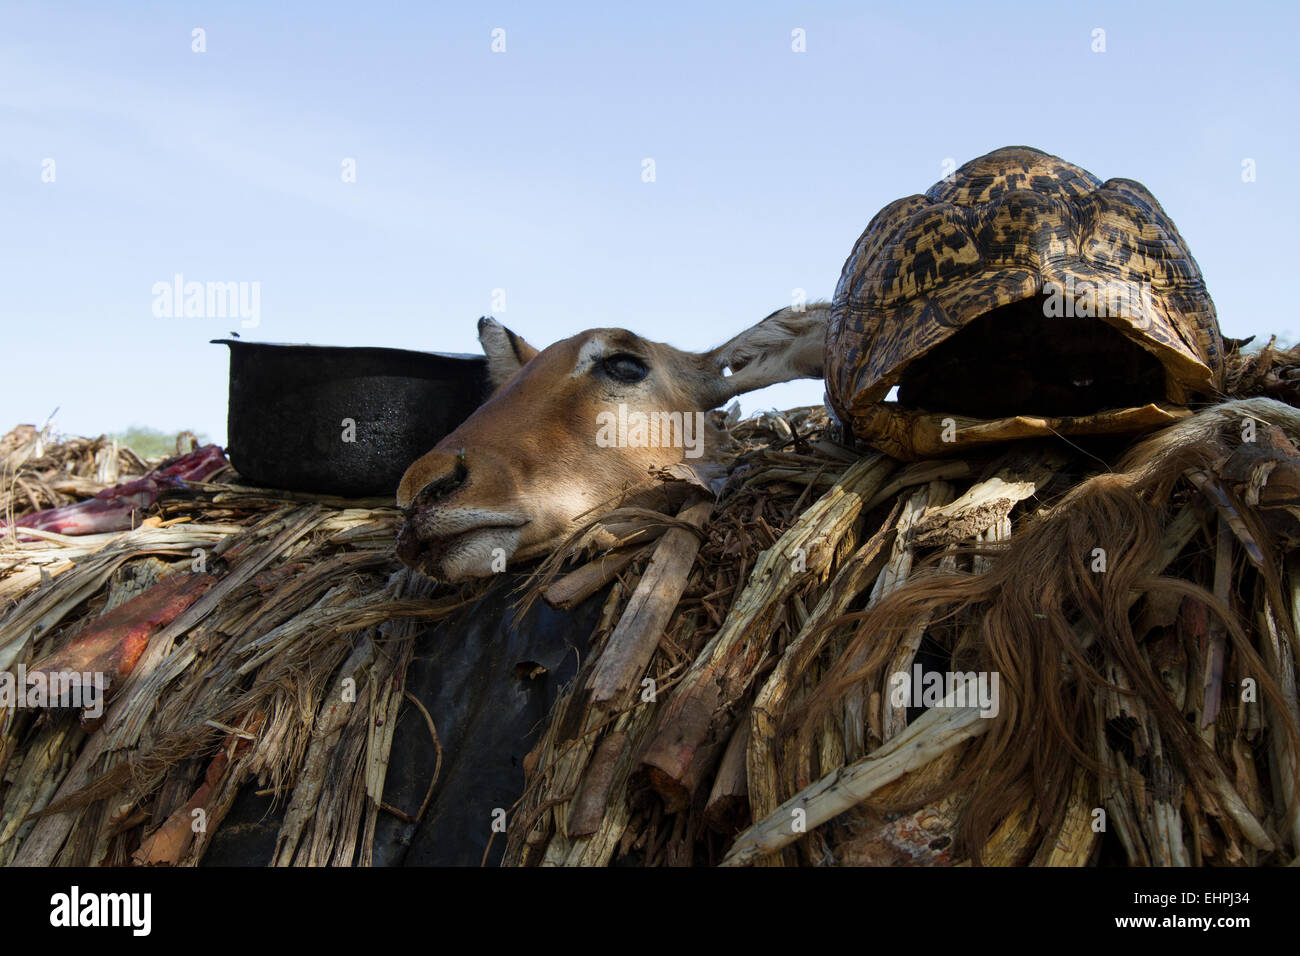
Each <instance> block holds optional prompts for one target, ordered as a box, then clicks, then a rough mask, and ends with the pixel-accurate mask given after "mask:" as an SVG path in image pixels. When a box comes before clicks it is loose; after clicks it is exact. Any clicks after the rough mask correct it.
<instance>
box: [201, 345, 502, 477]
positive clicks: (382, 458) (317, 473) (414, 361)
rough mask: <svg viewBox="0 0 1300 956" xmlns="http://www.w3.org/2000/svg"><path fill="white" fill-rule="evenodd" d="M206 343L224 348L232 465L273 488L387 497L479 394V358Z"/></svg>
mask: <svg viewBox="0 0 1300 956" xmlns="http://www.w3.org/2000/svg"><path fill="white" fill-rule="evenodd" d="M212 341H213V342H214V343H215V344H219V345H229V346H230V408H229V413H228V419H227V426H226V427H227V441H228V448H227V452H228V453H229V455H230V461H231V464H233V465H234V466H235V469H236V470H237V471H238V472H239V473H240V474H241V475H242V476H244V477H245V478H247V479H248V480H249V481H251V482H254V483H256V484H259V485H265V486H268V487H271V488H284V489H288V490H290V491H310V492H316V493H319V494H333V495H342V496H344V497H350V498H355V497H367V496H375V495H393V494H395V493H396V491H397V485H398V482H399V481H400V480H401V478H402V473H403V472H404V471H406V468H407V466H408V465H410V464H411V462H413V461H415V459H417V458H419V457H420V456H421V455H423V454H424V453H425V452H427V451H428V450H429V449H430V448H432V447H433V446H434V445H436V444H437V443H438V441H439V440H440V439H441V438H442V437H443V436H444V435H446V434H447V433H448V432H450V431H451V430H452V429H454V428H455V427H456V426H457V425H459V424H460V423H461V422H463V421H464V420H465V419H466V418H468V417H469V416H470V414H471V413H472V412H473V411H474V409H476V408H477V407H478V406H479V405H480V404H481V403H482V401H483V400H484V398H486V397H487V395H486V392H487V362H486V360H485V359H484V358H483V357H482V356H481V355H444V354H440V353H437V352H410V351H406V350H405V349H387V348H342V347H337V346H323V345H275V344H268V343H258V342H242V341H239V340H238V339H213V340H212ZM347 421H351V422H352V423H353V426H352V427H349V425H348V424H347ZM348 439H352V440H348Z"/></svg>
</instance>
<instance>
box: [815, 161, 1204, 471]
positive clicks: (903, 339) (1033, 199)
mask: <svg viewBox="0 0 1300 956" xmlns="http://www.w3.org/2000/svg"><path fill="white" fill-rule="evenodd" d="M1085 292H1086V293H1087V294H1085ZM1053 300H1054V301H1055V305H1054V306H1053V305H1051V303H1052V302H1053ZM1013 303H1021V308H1023V307H1024V306H1025V304H1026V303H1028V304H1030V306H1031V308H1032V309H1034V310H1036V312H1034V313H1033V315H1031V319H1032V320H1033V321H1034V323H1035V325H1034V327H1035V328H1036V327H1037V324H1036V323H1037V320H1038V318H1041V321H1042V328H1041V332H1042V335H1044V336H1053V335H1056V336H1057V337H1058V341H1059V340H1060V338H1061V337H1062V336H1064V337H1065V340H1066V341H1067V342H1068V341H1071V340H1069V339H1068V336H1066V333H1065V332H1064V331H1063V330H1064V329H1065V326H1064V325H1058V326H1055V327H1053V326H1052V325H1050V323H1051V321H1052V318H1051V316H1052V315H1054V314H1055V313H1053V312H1052V308H1055V309H1057V310H1058V311H1059V310H1060V309H1061V308H1062V303H1064V308H1065V309H1066V310H1067V312H1068V314H1070V315H1071V316H1072V320H1073V321H1076V323H1077V322H1082V325H1083V327H1084V330H1085V332H1086V331H1088V330H1093V331H1097V330H1102V331H1104V328H1103V326H1100V325H1098V324H1097V323H1105V326H1109V327H1110V328H1113V329H1115V330H1117V331H1118V332H1119V333H1121V334H1122V335H1123V336H1124V337H1125V338H1127V339H1128V340H1130V341H1131V342H1134V343H1136V344H1137V345H1138V346H1141V349H1144V350H1146V351H1145V353H1143V352H1141V351H1140V350H1139V349H1132V351H1133V352H1136V353H1138V354H1139V355H1140V356H1141V358H1142V360H1143V361H1146V362H1149V363H1150V364H1151V366H1152V368H1153V369H1154V370H1155V374H1156V375H1157V376H1159V375H1160V374H1161V370H1163V378H1164V381H1163V391H1164V395H1163V398H1164V399H1165V400H1166V401H1167V402H1168V403H1171V404H1164V403H1162V402H1156V401H1154V400H1153V401H1150V402H1148V401H1145V400H1143V401H1141V402H1138V403H1133V404H1132V407H1127V408H1122V409H1115V410H1113V411H1112V412H1111V413H1109V414H1101V413H1103V412H1105V411H1106V408H1107V406H1106V405H1104V404H1103V406H1102V407H1099V408H1091V409H1087V410H1085V411H1083V412H1080V410H1078V409H1072V410H1070V412H1069V413H1067V414H1047V415H1043V414H1041V413H1043V411H1044V409H1042V408H1035V407H1024V408H1015V410H1014V412H1015V414H1014V416H1013V418H1006V417H998V416H981V415H978V414H976V415H975V416H974V417H970V416H968V415H967V416H963V415H961V414H960V411H961V409H957V408H944V407H934V405H935V404H936V403H942V401H943V398H942V392H943V390H942V387H941V384H940V386H939V387H937V388H936V387H933V386H932V387H929V388H928V389H927V390H926V394H925V398H926V400H927V401H928V402H929V403H930V404H929V405H927V406H926V407H924V408H909V407H904V406H901V405H898V404H897V403H893V402H886V401H885V398H886V396H887V395H888V393H889V390H890V389H891V388H892V387H893V386H895V385H897V384H899V383H900V381H902V380H904V377H905V375H906V374H908V373H907V370H908V368H909V366H912V365H913V363H916V362H917V360H918V359H920V358H922V357H923V356H926V355H928V354H931V353H933V350H935V348H936V347H937V346H939V345H940V344H941V343H943V342H945V341H946V340H947V339H949V338H950V337H952V336H954V334H956V333H958V332H959V331H961V330H963V329H964V328H966V327H967V326H969V325H970V324H971V323H972V322H974V321H975V320H976V319H979V318H981V317H986V316H989V315H990V313H994V310H999V309H1002V308H1003V307H1007V306H1010V305H1012V304H1013ZM1040 303H1042V304H1041V305H1040ZM1076 306H1077V309H1076ZM995 314H996V313H995ZM1080 316H1081V317H1082V318H1079V317H1080ZM1084 320H1086V321H1084ZM995 328H1001V329H1004V330H1005V329H1009V328H1012V326H1010V325H1007V324H1002V325H999V326H996V327H995ZM1019 331H1020V333H1021V335H1022V336H1023V335H1024V333H1025V327H1024V326H1021V327H1020V328H1019ZM1002 334H1007V333H1006V332H1004V333H1002ZM1105 335H1106V337H1107V338H1111V339H1113V338H1115V336H1114V334H1113V333H1111V332H1108V331H1106V332H1105ZM1008 344H1010V342H1008ZM1120 345H1121V346H1124V347H1125V348H1128V346H1125V345H1124V343H1123V342H1122V341H1121V342H1120ZM1063 348H1065V349H1066V352H1065V354H1067V355H1068V354H1071V353H1070V352H1069V349H1070V348H1071V346H1070V345H1068V344H1067V345H1065V346H1063ZM948 352H949V353H954V354H948V355H947V358H946V360H947V361H948V362H949V363H950V364H949V369H950V370H953V369H957V370H959V369H960V364H959V359H958V358H957V356H959V355H960V349H957V350H954V349H953V348H952V347H951V346H950V347H949V349H948ZM1147 353H1149V355H1151V356H1154V357H1155V359H1156V360H1157V361H1158V365H1157V363H1156V362H1152V361H1151V359H1150V358H1148V357H1147ZM1222 353H1223V343H1222V339H1221V337H1220V334H1219V328H1218V322H1217V319H1216V316H1215V310H1214V303H1213V302H1212V301H1211V300H1210V297H1209V295H1208V294H1207V292H1206V289H1205V283H1204V281H1203V280H1202V278H1201V273H1200V269H1199V268H1198V267H1197V265H1196V261H1195V260H1194V259H1193V258H1192V256H1191V253H1190V252H1189V251H1188V249H1187V246H1186V244H1185V243H1184V241H1183V238H1182V236H1181V235H1179V233H1178V230H1177V228H1176V227H1175V226H1174V224H1173V222H1172V221H1171V220H1170V219H1169V217H1168V216H1166V215H1165V212H1164V210H1163V209H1161V207H1160V204H1159V203H1158V202H1157V201H1156V199H1155V197H1154V196H1152V195H1151V193H1150V192H1148V191H1147V189H1146V187H1144V186H1143V185H1142V184H1140V183H1137V182H1134V181H1132V180H1129V179H1111V180H1108V181H1106V182H1105V183H1102V182H1101V181H1099V180H1098V179H1097V178H1096V177H1095V176H1093V175H1092V174H1091V173H1089V172H1088V171H1087V170H1084V169H1081V168H1080V167H1078V166H1075V165H1073V164H1071V163H1068V162H1066V161H1065V160H1063V159H1059V158H1058V157H1056V156H1051V155H1049V154H1047V153H1044V152H1042V151H1041V150H1037V149H1032V148H1030V147H1026V146H1011V147H1005V148H1003V149H998V150H994V151H993V152H991V153H989V154H988V155H986V156H981V157H980V158H978V159H975V160H972V161H971V162H969V163H966V164H965V165H964V166H962V167H961V168H960V169H958V170H957V171H956V172H955V173H954V174H953V175H952V176H950V177H948V178H946V179H945V180H943V181H941V182H938V183H936V184H935V185H934V186H933V187H931V188H930V190H929V191H928V192H927V193H926V194H925V195H924V196H908V197H906V198H904V199H899V200H897V201H895V202H892V203H890V204H889V205H887V206H886V207H885V208H884V209H882V210H880V212H878V213H877V214H876V216H875V217H874V218H873V219H872V220H871V222H870V224H869V225H868V226H867V228H866V231H865V232H863V233H862V236H861V237H860V238H859V239H858V241H857V243H856V244H855V245H854V247H853V251H852V253H850V255H849V257H848V260H847V261H846V262H845V263H844V270H843V272H842V273H841V275H840V281H839V284H838V286H837V287H836V290H835V298H834V301H833V303H832V308H831V318H830V325H829V328H828V333H827V338H826V365H825V370H826V388H827V394H828V397H829V400H830V403H831V407H832V408H833V409H834V411H835V412H836V414H837V415H839V417H840V419H841V421H843V422H844V423H845V424H846V425H848V426H849V427H850V428H851V429H852V431H853V432H854V434H856V435H857V436H858V437H859V438H862V439H863V440H865V441H867V442H868V443H870V444H873V445H875V446H876V447H878V448H880V449H881V450H883V451H885V452H887V453H889V454H892V455H895V456H896V457H900V458H905V459H910V458H916V457H920V456H922V455H928V454H941V453H945V452H951V451H953V450H954V449H957V448H961V447H963V446H968V445H970V444H981V443H985V442H987V441H996V440H1004V439H1006V438H1008V437H1017V436H1023V435H1028V434H1046V433H1050V432H1053V431H1058V432H1063V433H1072V432H1073V433H1080V432H1085V433H1086V432H1107V431H1126V430H1136V429H1143V428H1150V427H1154V426H1156V425H1159V424H1162V423H1164V422H1167V421H1172V420H1174V419H1176V418H1177V417H1180V416H1181V415H1182V414H1185V410H1183V409H1181V408H1179V406H1181V405H1183V404H1185V403H1186V402H1187V401H1188V400H1189V399H1190V397H1191V396H1192V395H1198V394H1206V393H1211V392H1214V391H1215V390H1217V389H1218V388H1219V386H1220V385H1221V379H1222V372H1223V356H1222ZM935 354H940V355H942V354H944V351H943V350H940V352H939V353H935ZM1098 354H1099V355H1101V356H1102V357H1103V358H1102V360H1100V361H1094V364H1096V365H1106V364H1108V363H1107V362H1106V361H1105V360H1104V353H1098ZM1027 361H1028V360H1027ZM954 362H957V363H958V364H952V363H954ZM918 368H920V366H918ZM912 374H913V377H914V378H916V377H919V374H920V373H917V372H914V373H912ZM943 374H944V373H943V372H942V371H939V372H934V371H931V373H930V379H931V380H934V379H935V378H936V377H938V378H940V379H941V377H942V375H943ZM1115 374H1117V375H1118V374H1120V373H1115ZM999 386H1000V383H999V381H996V380H991V381H988V383H987V388H988V389H989V390H991V391H996V390H997V389H998V388H999ZM906 387H907V386H906V385H904V388H906ZM949 412H958V413H959V414H957V415H946V414H945V413H949ZM1035 416H1037V417H1035ZM990 418H993V419H996V420H990ZM954 421H955V422H956V423H957V426H958V427H957V428H956V429H955V434H953V432H954V429H953V428H952V427H951V426H952V424H953V422H954ZM941 422H946V423H947V425H948V426H949V427H948V428H947V429H946V431H945V430H944V429H943V428H942V426H941V424H940V423H941ZM941 432H942V434H941Z"/></svg>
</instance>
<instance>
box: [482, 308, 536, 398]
mask: <svg viewBox="0 0 1300 956" xmlns="http://www.w3.org/2000/svg"><path fill="white" fill-rule="evenodd" d="M478 341H479V344H480V345H482V346H483V354H484V355H486V356H487V361H488V381H489V382H490V383H491V385H492V388H493V389H494V390H495V389H498V388H500V387H501V385H502V384H503V383H504V382H505V380H506V379H508V378H509V377H510V376H511V375H514V374H515V372H517V371H519V370H520V369H521V368H523V367H524V365H526V364H527V363H528V360H529V359H531V358H532V357H533V356H534V355H536V354H537V349H535V348H533V347H532V346H531V345H529V344H528V343H527V342H525V341H524V340H523V339H521V338H520V337H519V336H517V335H515V333H513V332H511V331H510V330H509V329H507V328H506V327H505V326H504V325H502V324H501V323H500V322H498V321H497V320H496V319H493V318H489V317H488V316H486V315H485V316H483V318H481V319H479V320H478Z"/></svg>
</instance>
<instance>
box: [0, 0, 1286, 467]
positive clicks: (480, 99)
mask: <svg viewBox="0 0 1300 956" xmlns="http://www.w3.org/2000/svg"><path fill="white" fill-rule="evenodd" d="M557 6H559V5H554V4H545V5H543V4H494V3H490V2H489V3H477V2H476V3H473V4H468V3H460V4H440V3H381V2H374V3H366V4H355V3H346V4H344V3H332V2H321V3H312V4H305V3H304V4H266V3H241V2H220V3H217V2H206V3H199V2H188V3H186V2H175V3H147V2H133V3H115V2H98V3H59V4H30V3H13V2H0V244H2V245H0V283H2V286H0V288H2V289H3V295H2V296H0V321H2V322H3V324H4V330H3V331H4V335H3V342H4V352H5V359H6V361H5V362H4V374H3V377H2V378H0V382H3V385H2V386H0V431H2V430H6V429H8V428H9V427H11V426H12V425H15V424H18V423H19V422H32V423H35V424H40V423H41V422H43V421H44V420H45V418H46V416H48V415H49V413H50V412H51V411H53V410H54V409H55V408H56V407H59V408H60V411H59V413H58V416H57V418H56V423H57V427H58V428H59V429H60V430H62V431H64V432H68V433H80V434H90V435H94V434H98V433H101V432H111V431H116V430H120V429H123V428H125V427H127V426H128V425H131V424H136V423H138V424H144V425H150V426H154V427H158V428H163V429H169V430H170V429H180V428H187V427H188V428H194V429H197V430H200V431H204V432H206V433H207V434H208V435H209V436H210V437H212V438H214V439H215V440H217V441H223V440H224V435H225V405H226V374H227V356H226V350H225V349H224V348H222V347H219V346H214V345H209V344H207V340H208V339H210V338H214V337H218V336H224V335H225V334H226V333H227V331H228V330H230V329H239V330H240V331H241V334H242V335H243V336H244V337H245V338H248V339H252V340H261V341H280V342H315V343H322V344H341V345H388V346H398V347H405V348H416V349H429V350H441V351H461V352H470V351H477V350H478V348H477V342H476V340H475V336H474V326H475V319H476V318H477V316H479V315H480V314H483V313H486V312H489V311H491V310H492V307H493V290H495V289H502V290H504V293H505V311H504V312H501V313H498V316H497V317H498V318H499V319H500V320H501V321H503V322H505V323H506V324H507V325H509V326H511V327H512V328H514V329H515V330H516V331H517V332H519V333H520V334H521V335H523V336H525V337H526V338H528V339H529V340H530V341H532V342H533V343H534V344H536V345H545V344H548V343H549V342H550V341H553V340H555V339H558V338H562V337H565V336H567V335H570V334H573V333H574V332H577V331H580V330H581V329H584V328H589V327H592V326H601V325H616V326H624V327H627V328H631V329H633V330H635V331H637V332H640V333H642V334H644V335H647V336H649V337H651V338H656V339H659V340H662V341H668V342H671V343H672V344H674V345H677V346H680V347H685V348H700V349H702V348H706V347H708V346H711V345H715V344H717V343H719V342H721V341H723V340H725V339H726V338H729V337H730V336H731V335H732V334H734V333H735V332H737V331H739V330H740V329H741V328H744V327H746V326H747V325H749V324H751V323H753V322H754V321H756V320H757V319H759V318H761V317H763V316H764V315H766V314H767V313H768V312H770V311H772V310H773V309H775V308H779V307H781V306H782V305H786V304H789V302H790V300H791V295H792V290H794V289H796V288H801V289H805V290H806V291H807V294H808V296H809V297H810V298H816V297H829V296H830V295H831V293H832V292H833V291H834V287H835V281H836V279H837V278H838V275H839V271H840V268H841V266H842V265H843V262H844V258H845V256H846V255H847V254H848V251H849V249H850V248H851V246H852V244H853V242H854V240H855V239H856V238H857V236H858V234H859V233H860V232H861V231H862V229H863V228H864V227H865V226H866V224H867V221H868V220H869V219H870V218H871V216H872V214H874V213H875V212H876V210H877V209H878V208H880V207H881V206H882V205H884V204H885V203H887V202H889V201H890V200H892V199H895V198H897V197H899V196H903V195H908V194H911V193H916V192H921V191H924V190H925V189H926V188H928V187H929V186H930V185H931V184H932V183H933V182H934V181H935V180H936V179H938V178H939V177H940V176H941V175H942V173H943V171H944V170H943V163H944V161H945V160H947V159H951V160H953V161H955V162H956V163H957V164H960V163H962V162H965V161H966V160H968V159H971V158H973V157H974V156H977V155H979V154H981V153H984V152H987V151H988V150H990V149H993V148H995V147H998V146H1003V145H1008V144H1022V143H1023V144H1027V145H1032V146H1037V147H1039V148H1042V149H1046V150H1048V151H1049V152H1054V153H1057V154H1059V155H1062V156H1064V157H1065V158H1067V159H1069V160H1071V161H1073V162H1076V163H1078V164H1080V165H1082V166H1084V167H1085V168H1087V169H1089V170H1091V171H1092V172H1094V173H1095V174H1097V175H1099V176H1101V177H1102V178H1108V177H1111V176H1126V177H1129V178H1133V179H1138V180H1140V181H1142V182H1144V183H1145V184H1146V185H1147V186H1148V187H1149V188H1150V189H1151V190H1152V191H1153V192H1154V193H1155V195H1156V196H1157V197H1158V198H1159V199H1160V201H1161V202H1162V204H1163V205H1164V207H1165V209H1166V210H1167V211H1168V212H1169V214H1170V215H1171V216H1172V217H1173V218H1174V220H1175V222H1177V224H1178V226H1179V228H1180V230H1181V231H1182V233H1183V235H1184V237H1185V238H1186V239H1187V241H1188V243H1189V245H1190V246H1191V249H1192V251H1193V253H1194V255H1195V256H1196V258H1197V260H1198V261H1199V262H1200V265H1201V268H1202V271H1203V272H1204V274H1205V277H1206V280H1207V282H1208V284H1209V287H1210V291H1211V293H1212V294H1213V296H1214V299H1215V302H1216V304H1217V306H1218V309H1219V317H1220V321H1221V323H1222V325H1223V327H1224V331H1225V333H1226V334H1229V335H1234V336H1244V335H1249V334H1255V333H1260V334H1264V333H1268V332H1277V333H1280V334H1283V335H1286V336H1289V337H1292V338H1294V337H1295V329H1296V327H1297V320H1296V319H1295V318H1294V317H1293V306H1292V297H1291V296H1290V295H1288V294H1287V293H1286V292H1285V291H1284V287H1289V285H1290V280H1291V277H1292V275H1293V273H1294V271H1295V270H1296V268H1297V266H1296V263H1295V242H1294V230H1295V224H1296V222H1297V221H1300V185H1298V184H1300V172H1298V171H1297V167H1296V163H1295V161H1296V157H1297V155H1300V142H1298V141H1297V132H1296V126H1297V115H1296V105H1295V104H1296V103H1297V102H1300V88H1298V87H1300V80H1298V77H1300V68H1298V67H1297V62H1300V58H1298V57H1297V56H1296V55H1295V49H1294V46H1295V43H1296V41H1297V36H1298V35H1300V30H1297V27H1298V26H1300V13H1298V12H1297V11H1298V9H1300V7H1298V6H1297V5H1295V4H1291V3H1287V4H1282V3H1279V4H1276V5H1272V4H1267V3H1254V4H1249V5H1239V4H1238V5H1222V4H1216V5H1211V4H1200V3H1189V2H1181V3H1167V4H1166V3H1143V4H1140V5H1137V4H1131V3H1114V4H1096V3H1090V4H1073V3H1061V4H1051V5H1047V8H1046V9H1044V5H1043V4H1041V3H1024V4H996V3H970V4H956V3H942V2H928V3H924V4H922V3H909V4H849V3H766V2H755V3H743V4H742V3H737V4H729V5H722V4H719V5H710V4H700V3H690V4H686V3H681V4H678V3H669V2H655V3H650V4H636V5H633V4H626V5H625V4H604V3H600V4H564V5H562V6H561V7H560V9H552V8H553V7H557ZM196 27H198V28H202V29H203V30H204V31H205V34H206V35H205V39H206V52H203V53H195V52H193V50H192V42H193V41H192V30H193V29H194V28H196ZM498 28H499V29H502V30H504V31H505V44H506V50H505V52H504V53H493V52H492V48H491V47H492V39H493V38H492V31H493V30H494V29H498ZM1097 28H1100V29H1103V30H1104V31H1105V43H1106V50H1105V52H1104V53H1095V52H1093V51H1092V46H1093V45H1094V39H1093V31H1094V30H1095V29H1097ZM795 29H802V30H804V31H805V34H806V52H803V53H796V52H794V51H793V50H792V49H791V45H792V31H793V30H795ZM647 158H649V159H653V160H654V163H655V181H654V182H644V181H643V177H642V168H643V161H644V160H645V159H647ZM47 159H53V160H54V171H55V178H54V181H53V182H43V181H42V170H43V168H45V167H44V165H43V164H44V161H45V160H47ZM346 159H352V160H354V161H355V168H356V181H355V182H344V181H342V180H343V178H342V176H341V171H342V164H343V162H344V161H345V160H346ZM1246 159H1251V160H1253V161H1254V167H1255V174H1256V178H1255V181H1254V182H1243V181H1242V163H1243V161H1244V160H1246ZM177 273H180V274H182V275H184V276H185V278H186V279H187V280H190V281H204V282H206V281H214V282H217V281H219V282H228V281H234V282H249V283H251V282H258V283H260V293H261V315H260V324H259V326H258V327H257V328H256V329H240V328H239V325H238V320H237V319H222V318H159V317H157V316H155V315H154V314H153V308H152V307H153V304H154V294H153V291H152V290H153V287H154V284H155V283H157V282H160V281H165V282H170V281H171V280H172V277H173V276H174V275H175V274H177ZM498 304H499V302H498ZM821 391H822V389H821V385H820V383H812V382H805V383H799V384H792V385H787V386H776V387H774V388H772V389H769V390H765V391H764V392H762V393H755V395H754V396H751V397H748V398H745V399H742V405H743V406H744V407H745V408H746V409H752V408H755V407H771V406H789V405H794V404H801V403H807V402H815V401H818V400H820V397H821Z"/></svg>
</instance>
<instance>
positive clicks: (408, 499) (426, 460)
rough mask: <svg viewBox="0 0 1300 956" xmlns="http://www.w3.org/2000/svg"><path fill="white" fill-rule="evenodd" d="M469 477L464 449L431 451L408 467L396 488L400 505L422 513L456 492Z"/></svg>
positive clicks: (410, 510) (408, 510)
mask: <svg viewBox="0 0 1300 956" xmlns="http://www.w3.org/2000/svg"><path fill="white" fill-rule="evenodd" d="M468 479H469V466H468V464H467V463H466V460H465V452H464V451H458V452H441V451H431V452H429V453H428V454H427V455H425V456H424V457H423V458H421V459H420V460H419V461H417V462H415V464H413V465H411V467H410V468H408V469H406V474H405V475H403V476H402V483H401V485H399V486H398V489H397V504H398V506H399V507H401V508H403V509H404V510H406V511H407V512H415V513H419V512H421V511H424V510H426V509H428V508H430V507H432V506H434V505H436V504H438V502H440V501H442V500H443V499H444V498H447V497H448V496H450V495H451V494H453V493H454V492H455V491H456V489H458V488H459V487H460V486H461V485H463V484H465V482H466V481H467V480H468Z"/></svg>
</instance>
